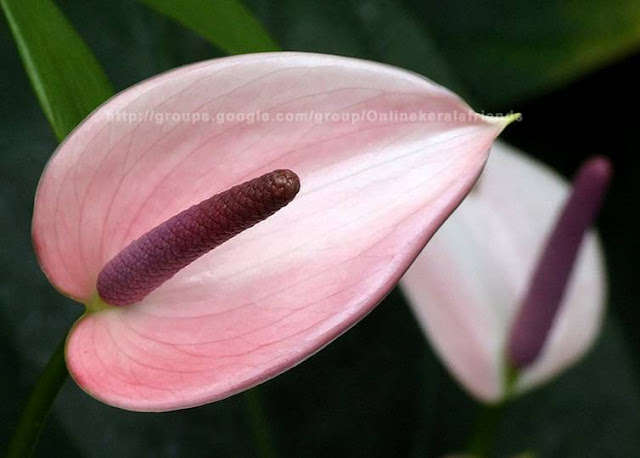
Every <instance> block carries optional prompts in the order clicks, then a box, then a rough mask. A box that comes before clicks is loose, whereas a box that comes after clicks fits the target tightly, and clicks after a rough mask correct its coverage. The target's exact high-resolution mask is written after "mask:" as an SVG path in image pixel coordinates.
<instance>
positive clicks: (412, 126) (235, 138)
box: [33, 53, 508, 410]
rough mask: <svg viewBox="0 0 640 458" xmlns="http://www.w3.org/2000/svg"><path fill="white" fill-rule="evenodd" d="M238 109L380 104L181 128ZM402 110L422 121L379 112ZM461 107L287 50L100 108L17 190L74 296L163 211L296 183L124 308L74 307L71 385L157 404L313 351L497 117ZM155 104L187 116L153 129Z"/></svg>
mask: <svg viewBox="0 0 640 458" xmlns="http://www.w3.org/2000/svg"><path fill="white" fill-rule="evenodd" d="M258 110H259V111H260V112H261V113H262V116H264V114H265V113H269V114H270V115H271V116H272V118H276V117H277V116H278V115H277V113H300V112H303V113H316V114H320V115H323V114H324V113H334V114H335V113H354V114H355V115H358V114H359V115H363V114H369V116H372V115H371V113H374V114H375V113H377V114H378V115H382V114H387V115H389V114H391V116H388V119H387V120H386V121H383V120H381V119H377V120H375V121H374V120H373V119H372V118H369V119H368V120H365V121H361V122H352V121H353V119H352V118H351V119H349V121H347V122H332V121H329V122H318V120H317V118H316V119H311V120H308V121H300V120H298V121H297V122H277V121H274V122H244V121H243V122H240V121H238V120H237V119H236V120H235V121H234V120H231V121H229V120H227V122H224V123H217V122H192V121H194V113H198V114H199V116H201V117H202V118H204V117H205V115H208V116H209V117H210V118H211V119H215V118H216V114H217V113H226V114H228V115H229V116H231V115H233V114H236V113H254V112H256V111H258ZM420 110H423V111H425V112H431V113H434V114H435V115H437V116H438V117H439V118H438V117H436V118H435V119H433V118H432V119H431V121H428V122H420V121H419V120H418V122H415V121H414V122H412V121H410V120H407V119H400V118H399V117H398V113H409V112H413V113H418V112H419V111H420ZM469 110H470V109H469V107H468V106H467V105H466V104H465V103H464V102H463V101H461V100H460V99H459V98H458V97H457V96H455V95H453V94H452V93H450V92H449V91H447V90H446V89H444V88H442V87H439V86H436V85H434V84H433V83H431V82H429V81H427V80H425V79H424V78H422V77H420V76H417V75H414V74H411V73H409V72H406V71H402V70H399V69H395V68H392V67H387V66H384V65H380V64H375V63H369V62H364V61H359V60H354V59H347V58H341V57H334V56H322V55H313V54H302V53H273V54H256V55H245V56H238V57H231V58H226V59H219V60H214V61H209V62H203V63H199V64H195V65H191V66H188V67H184V68H180V69H178V70H175V71H172V72H169V73H166V74H164V75H161V76H158V77H156V78H153V79H151V80H148V81H146V82H143V83H141V84H139V85H137V86H135V87H133V88H131V89H129V90H127V91H125V92H123V93H121V94H120V95H118V96H117V97H115V98H114V99H112V100H110V101H109V102H107V103H106V104H105V105H103V106H102V107H100V108H99V109H98V110H97V111H96V112H94V113H93V114H92V115H91V116H90V117H89V118H88V119H87V120H86V121H85V122H84V123H83V124H82V125H81V126H80V127H79V128H78V129H77V130H76V131H75V132H73V133H72V135H70V137H69V138H68V140H67V141H66V142H65V143H64V144H62V145H61V146H60V148H59V149H58V151H57V152H56V154H55V156H54V157H53V158H52V160H51V161H50V163H49V164H48V166H47V169H46V171H45V173H44V175H43V178H42V180H41V183H40V186H39V189H38V193H37V197H36V203H35V214H34V223H33V236H34V241H35V245H36V248H37V252H38V255H39V259H40V262H41V265H42V267H43V270H44V271H45V272H46V274H47V275H48V277H49V278H50V280H51V281H52V283H53V284H54V285H56V287H57V288H59V289H60V290H61V291H63V292H64V293H66V294H68V295H70V296H72V297H75V298H77V299H78V300H80V301H82V302H88V301H90V300H91V298H92V297H93V296H94V295H95V282H96V276H97V275H98V273H99V271H100V269H101V268H102V267H103V266H104V264H105V263H106V262H107V261H109V260H110V259H111V258H112V257H113V256H114V255H115V254H117V253H118V252H119V251H120V250H121V249H122V248H123V247H124V246H126V245H127V244H128V243H129V242H131V241H132V240H133V239H135V238H137V237H138V236H140V235H141V234H143V233H144V232H146V231H148V230H149V229H150V228H152V227H154V226H155V225H157V224H159V223H161V222H162V221H165V220H166V219H168V218H169V217H171V216H172V215H174V214H176V213H178V212H179V211H180V210H183V209H184V208H187V207H189V206H190V205H192V204H194V203H197V202H199V201H201V200H203V199H205V198H207V197H209V196H211V195H213V194H215V193H218V192H220V191H223V190H225V189H227V188H229V187H231V186H233V185H235V184H238V183H240V182H242V181H245V180H247V179H249V178H253V177H256V176H259V175H261V174H262V173H265V172H268V171H271V170H274V169H278V168H288V169H291V170H293V171H295V172H296V173H297V174H298V176H299V177H300V181H301V183H302V187H301V191H300V193H299V194H298V196H297V197H296V198H295V199H294V201H293V202H292V203H291V204H289V206H287V207H286V208H285V209H283V210H281V211H279V212H278V213H277V214H276V215H274V216H272V217H271V218H269V219H268V220H266V221H263V222H262V223H260V224H258V225H257V226H256V227H254V228H252V229H250V230H248V231H246V232H244V233H242V234H240V235H239V236H237V237H235V238H234V239H232V240H231V241H230V242H227V243H225V244H224V245H222V246H220V247H218V248H216V249H215V250H213V251H212V252H211V253H209V254H207V255H205V256H203V257H202V258H200V259H198V260H197V261H196V262H194V263H193V264H191V265H190V266H188V267H187V268H185V269H184V270H182V271H180V272H179V273H178V274H177V275H176V276H175V277H173V278H172V279H171V280H169V281H168V282H167V283H165V284H164V285H162V286H161V287H160V288H158V289H157V290H155V291H153V292H152V293H151V294H150V295H149V296H147V297H146V298H145V299H144V300H142V301H141V302H139V303H136V304H134V305H132V306H127V307H123V308H117V309H115V308H109V309H106V310H101V311H98V312H92V313H89V314H87V315H85V316H84V317H83V318H82V319H81V320H79V321H78V323H76V325H75V327H74V329H73V331H72V333H71V335H70V337H69V340H68V343H67V363H68V366H69V369H70V372H71V374H72V376H73V377H74V379H75V380H76V381H77V382H78V384H79V385H80V386H81V387H82V388H84V389H85V390H86V391H88V392H89V393H90V394H92V395H93V396H95V397H97V398H99V399H101V400H103V401H105V402H107V403H109V404H112V405H116V406H120V407H123V408H128V409H134V410H169V409H176V408H184V407H189V406H194V405H199V404H203V403H206V402H210V401H213V400H216V399H220V398H223V397H226V396H229V395H231V394H233V393H235V392H238V391H241V390H244V389H247V388H249V387H251V386H253V385H255V384H257V383H260V382H261V381H264V380H266V379H268V378H270V377H272V376H275V375H277V374H278V373H280V372H282V371H284V370H286V369H287V368H290V367H292V366H293V365H295V364H297V363H299V362H300V361H302V360H303V359H305V358H306V357H308V356H310V355H311V354H313V353H314V352H316V351H318V350H319V349H320V348H322V347H323V346H324V345H326V344H327V343H329V342H330V341H331V340H332V339H334V338H336V337H337V336H338V335H340V334H341V333H343V332H344V331H345V330H347V329H348V328H349V327H350V326H352V325H353V324H355V323H356V322H357V321H358V320H359V319H361V318H362V317H363V316H364V315H366V314H367V313H368V312H369V311H370V310H371V309H372V308H373V307H374V306H375V305H376V304H377V303H378V302H379V301H380V300H381V299H382V298H383V297H384V295H385V294H387V292H388V291H389V290H390V289H391V288H392V286H393V285H394V283H395V282H396V281H398V279H399V278H400V277H401V275H402V274H403V273H404V271H405V270H406V268H407V267H408V266H409V264H410V263H411V261H412V260H413V259H414V257H415V256H416V255H417V253H419V251H420V250H421V249H422V248H423V246H424V244H425V243H426V242H427V240H428V239H429V238H430V237H431V235H432V234H433V233H434V232H435V230H436V228H437V227H439V226H440V225H441V224H442V222H443V221H444V219H445V218H446V217H447V216H448V215H449V214H450V212H452V211H453V209H454V208H455V207H456V206H457V205H458V204H459V202H460V201H461V199H462V198H463V197H464V195H465V194H466V193H467V192H468V190H469V189H470V187H471V186H472V185H473V183H474V182H475V180H476V178H477V176H478V174H479V173H480V171H481V169H482V167H483V165H484V162H485V160H486V157H487V151H488V149H489V147H490V145H491V143H492V142H493V140H494V138H495V137H496V136H497V135H498V133H499V132H500V131H501V130H502V129H503V128H504V126H505V125H506V124H507V123H508V119H505V118H500V119H497V118H485V117H477V116H476V117H471V116H469V113H470V111H469ZM163 113H170V116H169V117H171V116H172V114H173V113H178V114H179V115H181V114H183V113H184V114H185V115H184V116H190V118H189V119H187V120H186V121H180V120H171V121H170V122H165V123H158V122H156V121H157V118H156V117H157V116H164V114H163ZM394 113H395V117H394ZM438 113H439V115H438ZM118 114H120V116H121V117H122V115H123V114H124V115H126V116H130V117H134V116H136V114H139V117H140V119H137V120H136V122H132V123H128V122H123V120H122V119H121V117H120V118H119V117H118V116H119V115H118ZM443 114H446V116H444V115H443ZM355 115H354V116H355ZM465 115H466V118H465V119H466V120H464V121H461V120H460V116H465ZM452 116H458V118H457V119H449V118H451V117H452Z"/></svg>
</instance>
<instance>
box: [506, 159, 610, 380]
mask: <svg viewBox="0 0 640 458" xmlns="http://www.w3.org/2000/svg"><path fill="white" fill-rule="evenodd" d="M611 172H612V170H611V164H610V163H609V161H608V160H607V159H605V158H602V157H596V158H593V159H591V160H589V161H587V162H586V163H585V164H584V165H583V166H582V167H581V169H580V170H579V171H578V174H577V175H576V178H575V179H574V182H573V188H572V191H571V194H570V196H569V198H568V200H567V202H566V204H565V206H564V208H563V210H562V212H561V214H560V217H559V219H558V220H557V222H556V225H555V227H554V228H553V231H552V232H551V234H550V236H549V238H548V239H547V242H546V246H545V248H544V250H543V251H542V254H541V257H540V258H539V261H538V264H537V266H536V269H535V271H534V274H533V278H532V279H531V282H530V284H529V288H528V290H527V292H526V294H525V296H524V299H523V301H522V303H521V305H520V310H519V312H518V313H517V315H516V318H515V320H514V323H513V325H512V328H511V333H510V335H509V340H508V343H507V353H508V357H509V361H510V362H511V364H512V365H513V366H514V367H515V368H516V369H522V368H524V367H526V366H528V365H530V364H531V363H533V362H534V361H535V360H536V358H537V357H538V355H539V354H540V352H541V350H542V348H543V346H544V343H545V341H546V339H547V335H548V334H549V331H550V329H551V326H552V324H553V321H554V319H555V317H556V314H557V312H558V309H559V307H560V304H561V302H562V299H563V296H564V293H565V289H566V287H567V284H568V282H569V280H570V277H571V273H572V270H573V266H574V263H575V261H576V258H577V256H578V253H579V249H580V245H581V243H582V240H583V238H584V235H585V233H586V232H587V231H588V230H589V229H590V227H591V226H592V225H593V223H594V220H595V219H596V216H597V214H598V212H599V210H600V207H601V205H602V200H603V198H604V195H605V192H606V190H607V188H608V185H609V181H610V179H611Z"/></svg>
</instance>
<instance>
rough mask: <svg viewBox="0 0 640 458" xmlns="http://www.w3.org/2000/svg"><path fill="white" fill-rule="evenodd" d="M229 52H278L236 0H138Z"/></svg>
mask: <svg viewBox="0 0 640 458" xmlns="http://www.w3.org/2000/svg"><path fill="white" fill-rule="evenodd" d="M140 1H141V2H142V3H144V4H146V5H148V6H149V7H151V8H153V9H154V10H156V11H158V12H159V13H162V14H165V15H167V16H169V17H171V18H173V19H175V20H176V21H178V22H180V23H181V24H183V25H184V26H185V27H188V28H189V29H192V30H193V31H194V32H196V33H197V34H199V35H201V36H202V37H204V38H206V39H207V40H209V41H210V42H211V43H213V44H214V45H216V46H218V47H219V48H221V49H223V50H225V51H227V52H228V53H230V54H243V53H249V52H261V51H277V50H278V49H279V47H278V45H277V44H276V43H275V41H273V40H272V39H271V37H270V36H269V34H268V33H267V32H266V31H265V30H264V28H263V27H262V26H261V25H260V23H259V22H258V21H257V20H256V19H255V18H254V17H253V15H252V14H251V12H250V11H249V10H248V9H247V8H246V7H245V6H244V5H243V4H242V3H240V2H239V1H237V0H181V1H175V0H140Z"/></svg>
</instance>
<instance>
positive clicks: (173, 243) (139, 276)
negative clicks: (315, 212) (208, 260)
mask: <svg viewBox="0 0 640 458" xmlns="http://www.w3.org/2000/svg"><path fill="white" fill-rule="evenodd" d="M299 190H300V181H299V179H298V176H297V175H296V174H295V173H293V172H292V171H290V170H275V171H273V172H271V173H267V174H265V175H262V176H261V177H258V178H255V179H253V180H250V181H247V182H245V183H242V184H240V185H237V186H234V187H233V188H231V189H228V190H226V191H224V192H222V193H220V194H217V195H215V196H213V197H211V198H209V199H206V200H204V201H202V202H200V203H199V204H196V205H193V206H192V207H190V208H188V209H186V210H184V211H182V212H181V213H178V214H177V215H175V216H173V217H172V218H170V219H168V220H167V221H165V222H164V223H162V224H160V225H158V226H156V227H155V228H153V229H151V230H150V231H149V232H147V233H145V234H144V235H142V236H141V237H139V238H138V239H136V240H134V241H133V242H131V243H130V244H129V245H128V246H127V247H126V248H124V249H123V250H122V251H121V252H120V253H119V254H118V255H116V256H115V257H114V258H113V259H111V261H109V262H108V263H107V264H106V265H105V266H104V268H103V269H102V271H101V272H100V274H99V275H98V285H97V287H98V294H99V296H100V298H101V299H102V300H103V301H105V302H106V303H107V304H110V305H128V304H133V303H134V302H138V301H140V300H142V299H143V298H144V297H145V296H146V295H147V294H149V293H150V292H151V291H153V290H154V289H156V288H157V287H158V286H160V285H161V284H162V283H164V282H165V281H167V280H168V279H170V278H171V277H173V276H174V275H175V274H176V273H177V272H178V271H180V270H181V269H183V268H184V267H186V266H187V265H189V264H191V263H192V262H193V261H195V260H196V259H198V258H199V257H200V256H202V255H204V254H206V253H208V252H209V251H211V250H212V249H214V248H215V247H217V246H218V245H220V244H222V243H224V242H226V241H227V240H229V239H230V238H232V237H234V236H235V235H238V234H239V233H240V232H242V231H244V230H246V229H248V228H250V227H251V226H253V225H255V224H256V223H259V222H260V221H262V220H264V219H266V218H268V217H269V216H271V215H273V214H274V213H275V212H276V211H278V210H279V209H281V208H282V207H284V206H285V205H287V204H288V203H289V202H291V200H293V198H294V197H295V196H296V194H297V193H298V191H299Z"/></svg>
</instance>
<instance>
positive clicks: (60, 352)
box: [7, 336, 68, 458]
mask: <svg viewBox="0 0 640 458" xmlns="http://www.w3.org/2000/svg"><path fill="white" fill-rule="evenodd" d="M65 340H66V336H65V338H64V339H62V342H60V345H58V348H57V349H56V351H55V352H54V353H53V355H51V358H50V359H49V362H48V363H47V365H46V366H45V368H44V370H43V371H42V373H41V374H40V377H39V378H38V380H37V382H36V386H35V387H34V388H33V391H32V392H31V395H30V396H29V400H28V401H27V405H26V407H25V409H24V410H23V411H22V415H21V416H20V420H18V426H17V428H16V431H15V433H14V434H13V438H12V439H11V443H10V444H9V450H8V453H7V458H25V457H29V456H31V455H32V454H33V452H34V450H35V448H36V444H37V443H38V438H39V437H40V433H41V432H42V430H43V428H44V426H45V424H46V420H47V415H48V414H49V412H50V411H51V406H52V405H53V401H54V400H55V398H56V395H57V394H58V391H60V388H61V387H62V385H63V384H64V382H65V380H67V375H68V372H67V365H66V364H65V361H64V345H65Z"/></svg>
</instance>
